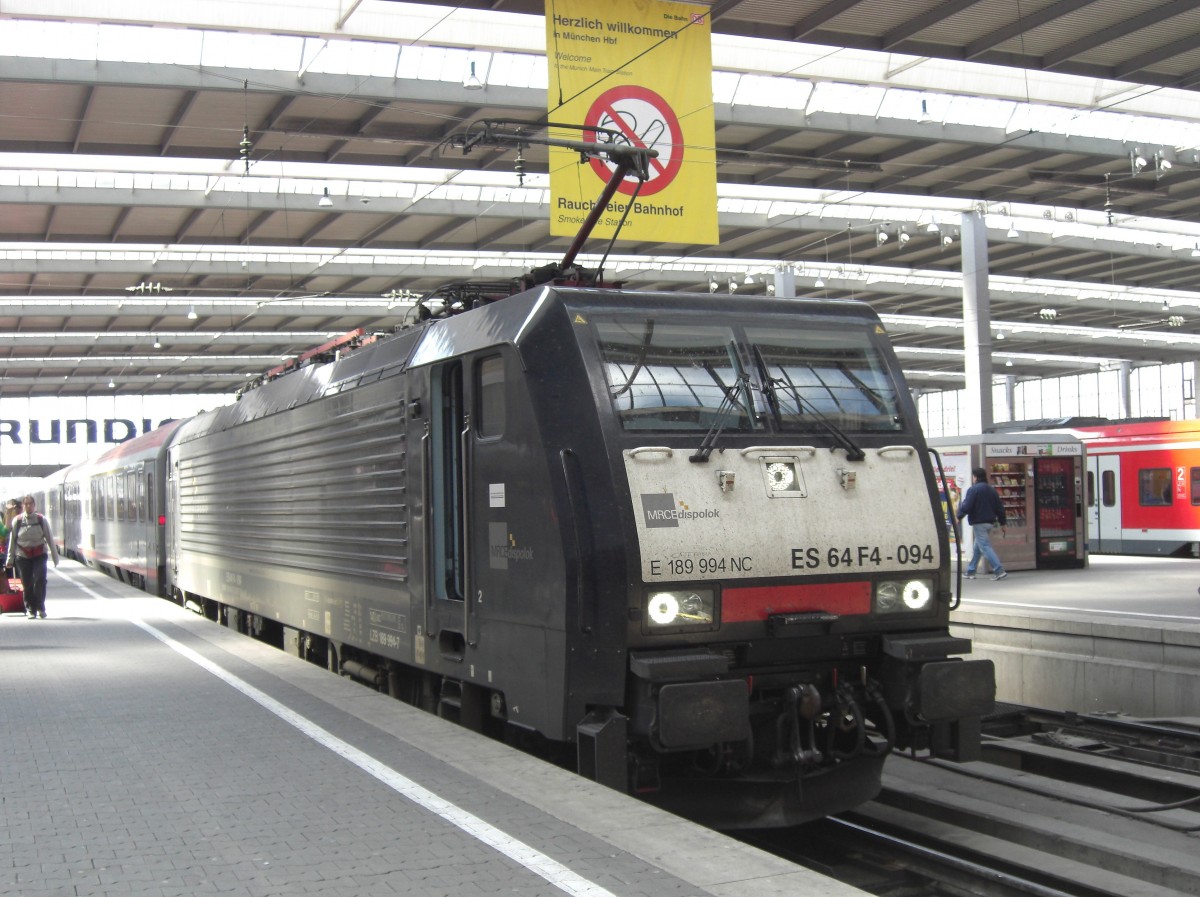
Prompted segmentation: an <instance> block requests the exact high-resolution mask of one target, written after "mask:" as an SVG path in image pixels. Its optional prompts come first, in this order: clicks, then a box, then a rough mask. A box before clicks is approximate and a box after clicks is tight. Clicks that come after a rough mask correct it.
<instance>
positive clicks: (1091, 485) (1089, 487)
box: [1085, 470, 1096, 508]
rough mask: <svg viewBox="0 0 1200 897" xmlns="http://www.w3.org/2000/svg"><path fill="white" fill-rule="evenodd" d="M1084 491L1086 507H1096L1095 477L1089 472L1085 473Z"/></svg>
mask: <svg viewBox="0 0 1200 897" xmlns="http://www.w3.org/2000/svg"><path fill="white" fill-rule="evenodd" d="M1085 490H1086V494H1087V506H1088V507H1089V508H1094V507H1096V475H1095V474H1094V473H1092V472H1091V471H1090V470H1089V471H1088V472H1087V483H1086V485H1085Z"/></svg>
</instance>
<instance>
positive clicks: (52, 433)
mask: <svg viewBox="0 0 1200 897" xmlns="http://www.w3.org/2000/svg"><path fill="white" fill-rule="evenodd" d="M172 420H174V418H171V417H168V418H165V419H164V420H160V421H159V422H158V423H157V424H156V423H154V422H153V421H152V420H151V419H150V418H148V417H144V418H142V421H141V425H142V427H141V429H140V430H139V429H138V425H137V424H136V423H134V422H133V421H131V420H126V419H125V418H123V417H110V418H106V419H105V420H102V421H96V420H88V419H87V418H80V419H76V420H48V421H41V420H31V421H25V422H24V423H25V424H26V425H27V426H26V427H25V429H24V430H22V427H21V424H22V421H19V420H7V419H4V418H0V443H3V442H5V441H7V442H10V443H12V444H13V445H23V444H25V443H26V442H28V443H29V444H30V445H62V444H64V443H65V444H67V445H71V444H85V443H86V444H95V443H98V442H101V441H103V442H105V443H107V444H109V445H118V444H120V443H122V442H128V441H129V440H130V439H133V438H134V437H135V436H140V435H142V434H143V433H149V432H150V431H151V430H153V429H155V428H156V427H161V426H162V425H163V424H166V423H170V422H171V421H172ZM101 431H103V433H104V439H103V440H101V439H100V433H101ZM64 436H65V438H64Z"/></svg>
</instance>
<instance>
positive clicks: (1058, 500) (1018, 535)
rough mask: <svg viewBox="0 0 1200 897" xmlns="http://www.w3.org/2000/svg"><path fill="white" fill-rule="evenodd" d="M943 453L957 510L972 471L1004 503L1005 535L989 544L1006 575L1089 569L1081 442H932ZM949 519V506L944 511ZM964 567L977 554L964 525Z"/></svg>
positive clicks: (1000, 436)
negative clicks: (979, 469)
mask: <svg viewBox="0 0 1200 897" xmlns="http://www.w3.org/2000/svg"><path fill="white" fill-rule="evenodd" d="M929 444H930V445H931V446H933V447H934V448H936V449H937V450H938V452H939V453H940V454H941V455H942V459H943V465H944V466H945V468H946V470H947V479H948V480H949V483H948V485H949V490H946V489H943V493H946V492H947V491H948V492H949V495H948V496H946V498H947V501H946V502H945V504H947V506H949V505H952V504H953V505H955V511H957V502H958V501H959V500H961V496H962V495H963V494H965V493H966V491H967V489H968V488H969V487H970V485H971V470H973V469H974V468H976V467H982V468H983V469H984V470H986V471H987V473H988V482H989V483H991V484H992V486H993V487H995V489H996V492H997V493H999V495H1000V500H1001V501H1002V502H1003V503H1004V515H1005V518H1006V521H1007V526H1006V527H1005V532H1004V534H1003V535H1001V534H1000V532H999V531H998V530H997V531H995V532H993V533H992V545H994V546H995V548H996V552H997V553H998V554H999V555H1000V558H1001V560H1003V562H1004V567H1005V569H1007V570H1010V571H1011V570H1033V569H1039V568H1046V567H1082V566H1085V565H1086V564H1087V540H1086V535H1085V531H1084V527H1085V520H1086V518H1085V515H1084V507H1083V476H1084V473H1083V470H1084V464H1083V443H1081V442H1080V441H1079V440H1078V439H1076V438H1075V437H1073V436H1068V435H1065V434H1051V433H1034V434H1027V433H997V434H986V435H982V436H964V437H958V438H945V439H931V440H929ZM947 511H948V513H949V507H947ZM962 538H963V551H964V564H965V562H966V560H967V559H968V558H969V557H970V551H971V548H972V543H971V529H970V527H969V526H967V525H966V524H965V522H964V523H963V524H962Z"/></svg>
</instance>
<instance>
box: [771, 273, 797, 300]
mask: <svg viewBox="0 0 1200 897" xmlns="http://www.w3.org/2000/svg"><path fill="white" fill-rule="evenodd" d="M775 295H776V296H779V297H780V298H783V299H795V298H796V269H795V268H793V267H792V266H791V265H780V266H779V267H778V268H776V269H775Z"/></svg>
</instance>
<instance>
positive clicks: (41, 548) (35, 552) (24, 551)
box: [10, 514, 46, 560]
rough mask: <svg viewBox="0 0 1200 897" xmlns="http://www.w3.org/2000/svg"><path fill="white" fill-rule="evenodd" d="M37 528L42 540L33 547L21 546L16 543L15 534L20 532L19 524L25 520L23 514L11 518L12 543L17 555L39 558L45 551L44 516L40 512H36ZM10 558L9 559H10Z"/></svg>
mask: <svg viewBox="0 0 1200 897" xmlns="http://www.w3.org/2000/svg"><path fill="white" fill-rule="evenodd" d="M36 516H37V524H36V525H37V528H38V529H40V530H41V531H42V540H41V541H40V542H39V543H38V544H37V545H36V546H35V547H33V548H22V547H21V546H20V545H19V544H17V536H18V535H19V534H20V532H21V525H22V524H23V523H24V522H25V518H24V515H22V516H21V517H17V518H16V519H14V520H13V527H12V544H13V546H14V547H15V548H16V550H17V557H23V558H40V557H41V556H42V555H43V554H45V553H46V544H45V542H46V527H45V525H44V524H45V522H46V518H45V517H43V516H42V515H41V514H37V515H36ZM10 560H11V559H10Z"/></svg>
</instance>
